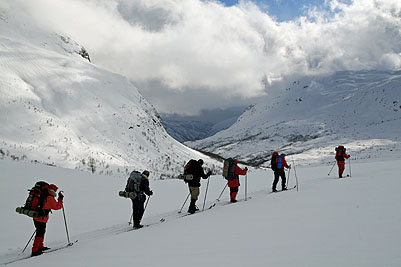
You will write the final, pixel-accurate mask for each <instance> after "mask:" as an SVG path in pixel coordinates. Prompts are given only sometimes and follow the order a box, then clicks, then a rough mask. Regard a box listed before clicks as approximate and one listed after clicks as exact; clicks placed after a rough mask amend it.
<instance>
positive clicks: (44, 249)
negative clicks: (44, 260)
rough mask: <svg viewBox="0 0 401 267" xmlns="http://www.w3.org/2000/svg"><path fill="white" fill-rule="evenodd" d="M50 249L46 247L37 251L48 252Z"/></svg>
mask: <svg viewBox="0 0 401 267" xmlns="http://www.w3.org/2000/svg"><path fill="white" fill-rule="evenodd" d="M49 249H50V248H48V247H42V248H39V251H46V250H49Z"/></svg>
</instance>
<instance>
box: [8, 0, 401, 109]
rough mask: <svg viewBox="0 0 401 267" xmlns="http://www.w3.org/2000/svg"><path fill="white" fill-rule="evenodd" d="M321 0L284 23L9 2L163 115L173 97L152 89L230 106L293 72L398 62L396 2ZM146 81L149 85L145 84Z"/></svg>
mask: <svg viewBox="0 0 401 267" xmlns="http://www.w3.org/2000/svg"><path fill="white" fill-rule="evenodd" d="M328 4H330V6H331V8H332V10H331V12H322V11H317V9H315V10H311V13H310V16H309V17H308V18H306V17H303V18H300V19H298V20H297V21H291V22H283V23H279V22H277V21H275V20H274V19H273V18H272V17H269V15H268V14H267V13H264V12H263V11H261V10H260V9H259V8H258V7H257V6H256V5H255V4H252V3H251V2H248V1H241V2H240V4H238V5H237V6H233V7H224V6H223V5H222V4H219V2H216V1H200V0H108V1H101V0H58V1H53V0H35V1H25V0H13V4H11V5H13V7H14V8H15V9H14V10H22V11H25V12H27V13H28V15H29V16H30V17H31V18H33V19H35V20H37V21H39V22H41V23H42V25H43V26H45V27H49V28H51V29H52V30H53V31H56V32H58V33H64V34H67V35H69V36H71V37H72V38H73V39H75V40H76V41H78V42H79V43H81V44H83V45H84V46H85V47H86V48H87V50H88V51H89V52H90V54H91V59H92V61H93V62H94V63H95V64H99V65H102V66H104V67H107V68H109V69H111V70H113V71H115V72H119V73H122V74H124V75H126V76H128V77H129V78H131V79H132V80H133V81H134V82H135V83H137V84H141V85H143V93H144V94H145V96H147V98H148V99H149V100H150V101H151V102H155V103H159V104H156V107H157V108H158V109H159V110H160V111H169V110H170V109H171V104H175V103H168V104H164V105H163V104H162V102H163V101H160V99H159V100H157V101H156V98H157V95H158V92H157V90H168V91H169V92H173V94H180V93H181V94H183V95H185V94H188V96H189V95H190V94H192V93H191V92H192V91H196V93H195V92H194V93H193V94H194V95H199V94H200V93H199V90H202V92H203V93H204V94H208V92H211V93H212V95H213V97H217V98H219V95H220V101H216V99H214V101H213V102H217V103H219V102H220V103H221V102H222V101H223V100H224V101H223V102H224V103H225V104H226V105H229V103H230V101H231V100H230V99H231V98H230V96H232V97H233V98H232V99H235V101H236V102H238V101H239V100H238V99H244V98H252V97H257V96H260V95H262V94H264V93H265V92H266V88H265V87H266V81H267V82H268V83H274V81H277V80H281V79H285V78H288V77H291V76H293V75H295V76H298V75H308V74H315V73H327V72H332V71H337V70H347V69H352V70H359V69H380V68H387V69H397V68H400V67H401V59H400V58H401V56H400V55H401V46H400V43H401V1H399V0H354V1H352V2H351V3H350V4H344V3H342V2H341V1H338V0H337V1H330V2H328ZM319 10H320V9H319ZM333 12H334V13H333ZM328 14H331V15H330V16H328ZM333 14H335V15H333ZM154 81H158V84H160V86H158V87H157V90H156V89H155V88H153V90H152V88H151V84H152V83H153V82H154ZM147 88H149V89H147ZM165 94H167V93H166V92H163V94H161V95H165ZM153 99H155V101H152V100H153ZM205 99H207V97H206V96H205ZM171 101H172V102H174V100H171ZM188 101H189V102H191V99H188ZM189 104H190V105H191V103H189ZM192 104H193V105H192V107H193V108H194V109H195V110H199V109H201V108H204V107H205V106H202V103H199V101H197V100H196V99H195V100H193V103H192ZM216 105H218V104H216ZM206 106H207V105H206Z"/></svg>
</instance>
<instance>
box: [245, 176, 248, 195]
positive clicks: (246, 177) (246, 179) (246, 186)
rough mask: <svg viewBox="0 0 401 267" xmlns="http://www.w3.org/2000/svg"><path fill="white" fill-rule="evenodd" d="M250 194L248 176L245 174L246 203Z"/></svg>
mask: <svg viewBox="0 0 401 267" xmlns="http://www.w3.org/2000/svg"><path fill="white" fill-rule="evenodd" d="M247 194H248V174H245V201H246V199H247Z"/></svg>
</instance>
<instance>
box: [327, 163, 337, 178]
mask: <svg viewBox="0 0 401 267" xmlns="http://www.w3.org/2000/svg"><path fill="white" fill-rule="evenodd" d="M335 165H336V162H334V164H333V166H332V167H331V169H330V171H329V173H328V174H327V176H330V173H331V171H332V170H333V168H334V166H335Z"/></svg>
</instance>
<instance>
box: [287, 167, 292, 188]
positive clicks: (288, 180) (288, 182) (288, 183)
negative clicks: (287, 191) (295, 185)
mask: <svg viewBox="0 0 401 267" xmlns="http://www.w3.org/2000/svg"><path fill="white" fill-rule="evenodd" d="M290 173H291V169H288V179H287V188H288V186H289V185H290Z"/></svg>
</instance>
